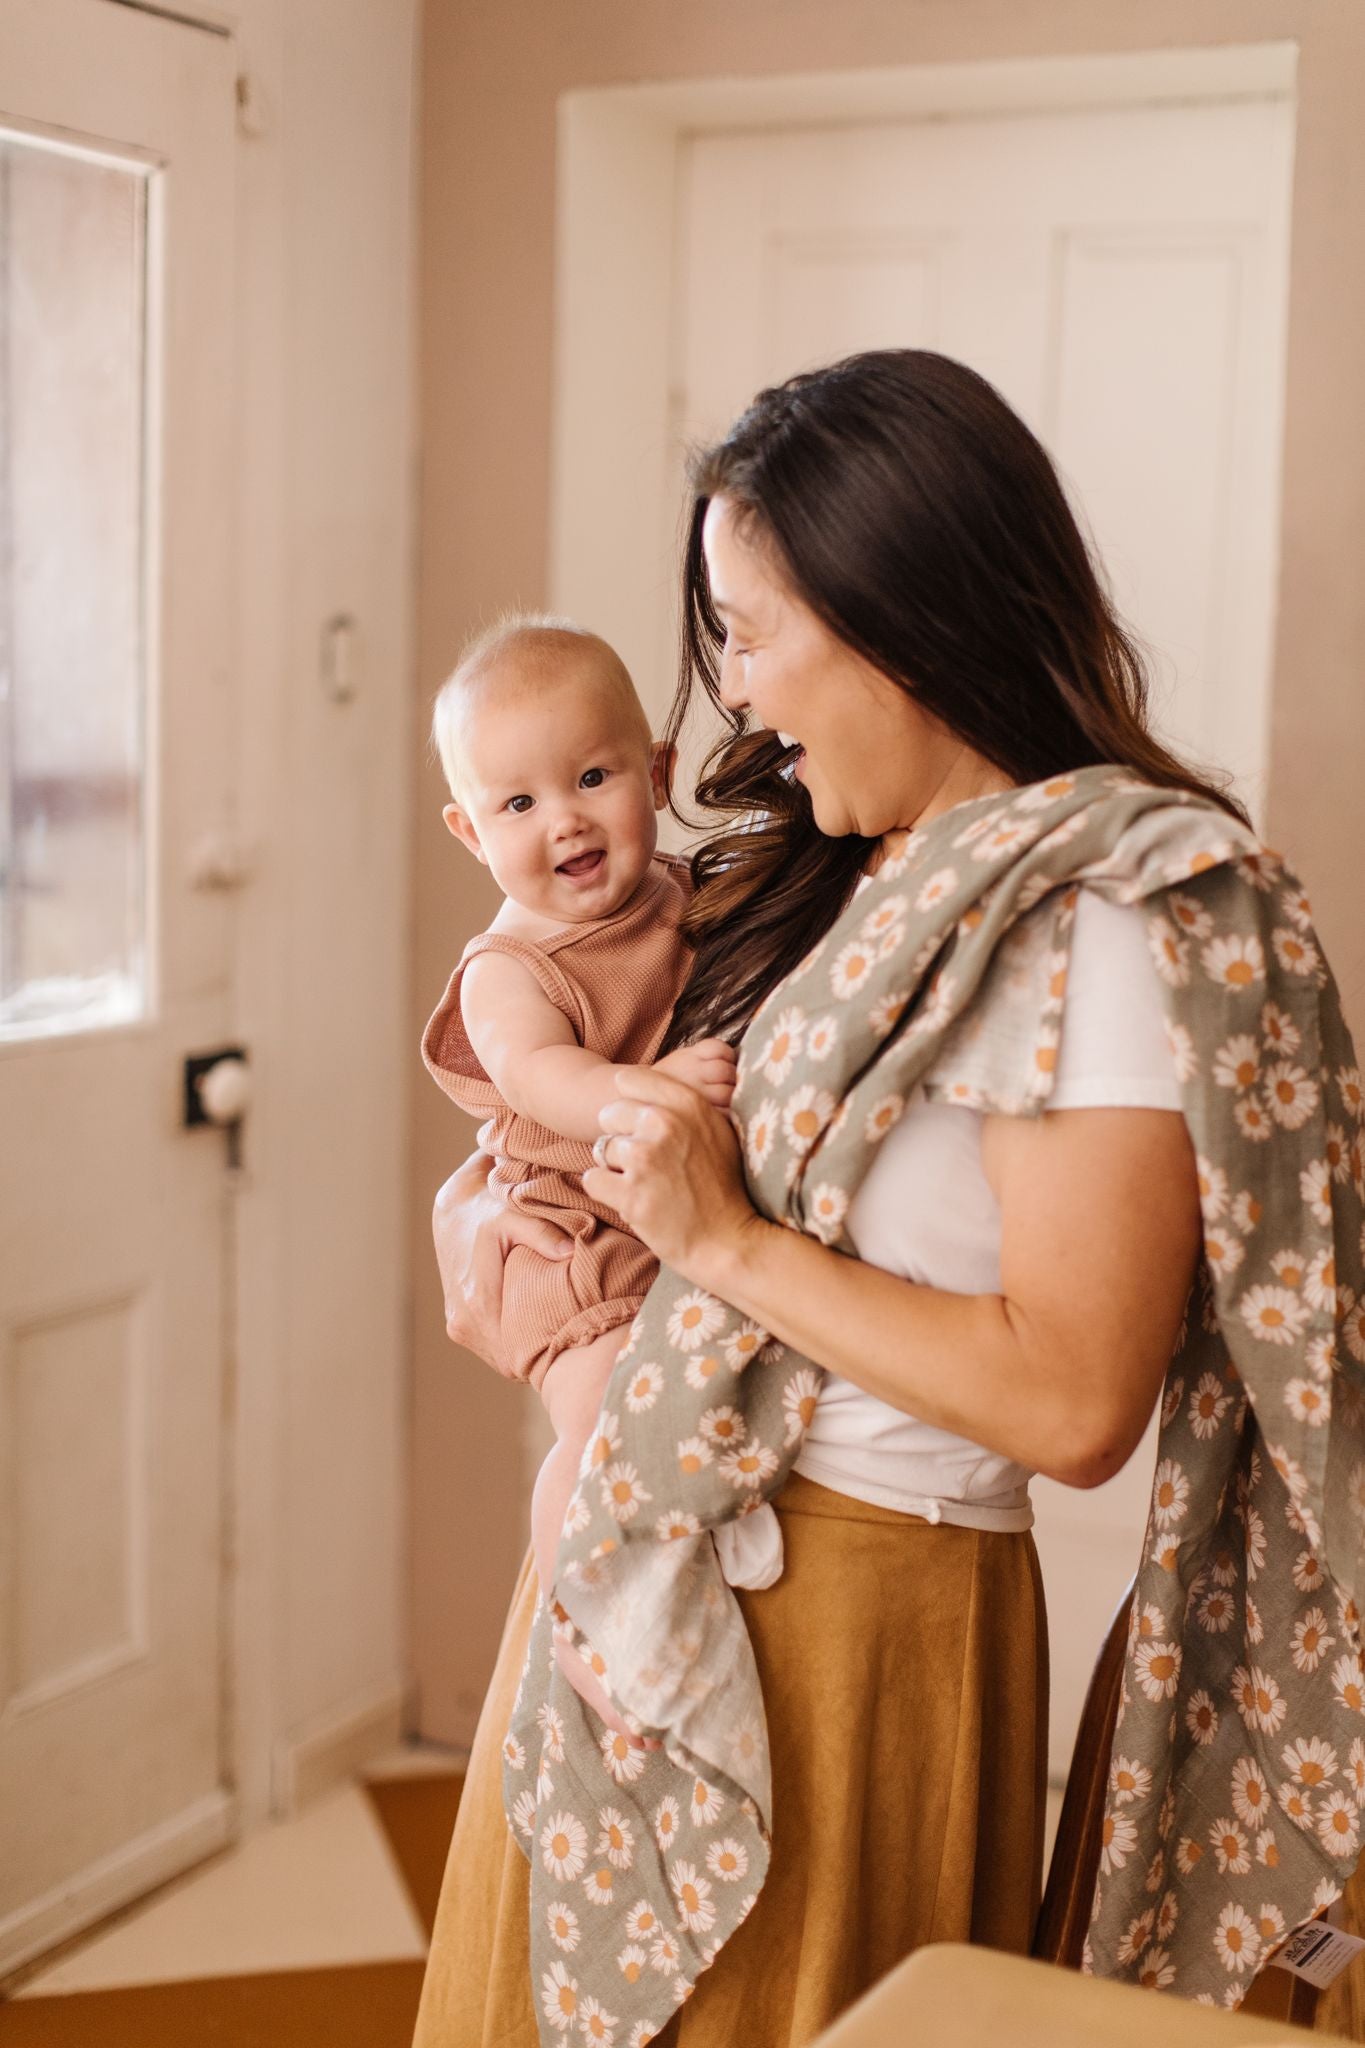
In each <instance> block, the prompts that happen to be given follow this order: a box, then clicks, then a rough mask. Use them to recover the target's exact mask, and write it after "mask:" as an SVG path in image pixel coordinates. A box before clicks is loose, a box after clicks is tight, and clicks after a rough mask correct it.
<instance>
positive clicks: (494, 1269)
mask: <svg viewBox="0 0 1365 2048" xmlns="http://www.w3.org/2000/svg"><path fill="white" fill-rule="evenodd" d="M492 1165H493V1162H492V1160H491V1159H490V1158H489V1157H488V1154H487V1153H486V1152H471V1154H470V1155H469V1157H468V1159H466V1160H465V1161H464V1163H463V1165H461V1166H457V1167H456V1169H455V1171H454V1173H452V1174H451V1176H450V1178H449V1180H447V1181H443V1182H442V1184H441V1186H440V1187H439V1188H438V1189H437V1191H436V1201H435V1203H434V1205H433V1207H432V1212H431V1235H432V1238H433V1241H434V1243H435V1246H436V1264H437V1266H438V1267H439V1268H440V1274H441V1292H442V1294H443V1296H444V1298H445V1313H446V1335H447V1336H448V1337H449V1338H450V1340H451V1342H452V1343H453V1344H463V1345H464V1346H465V1348H466V1349H467V1350H469V1351H472V1352H473V1353H474V1354H475V1356H476V1357H478V1358H482V1359H483V1360H484V1361H485V1363H487V1364H488V1365H491V1366H493V1367H494V1369H495V1370H496V1371H498V1372H505V1367H504V1366H503V1364H502V1362H501V1360H500V1359H499V1357H498V1341H499V1332H500V1330H501V1328H502V1269H503V1265H504V1263H505V1261H506V1258H507V1254H508V1252H509V1251H510V1250H511V1249H512V1246H513V1245H514V1244H524V1245H529V1246H530V1247H531V1248H532V1250H533V1251H538V1252H539V1253H540V1254H541V1256H542V1257H543V1258H547V1259H567V1258H568V1257H569V1254H570V1253H571V1252H572V1250H573V1239H572V1238H571V1237H570V1236H569V1234H568V1232H567V1231H565V1230H560V1229H558V1228H557V1227H556V1226H555V1225H554V1224H553V1223H549V1222H546V1221H545V1220H544V1219H543V1218H541V1217H539V1216H527V1215H524V1214H523V1213H522V1211H521V1210H520V1209H513V1208H511V1207H509V1205H508V1203H507V1202H506V1201H505V1200H504V1199H503V1197H502V1195H501V1194H499V1193H496V1192H495V1191H493V1190H492V1189H490V1188H489V1185H488V1175H489V1172H490V1170H491V1168H492Z"/></svg>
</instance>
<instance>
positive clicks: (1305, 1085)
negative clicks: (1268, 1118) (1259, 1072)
mask: <svg viewBox="0 0 1365 2048" xmlns="http://www.w3.org/2000/svg"><path fill="white" fill-rule="evenodd" d="M1264 1092H1265V1106H1266V1108H1267V1109H1268V1110H1269V1111H1270V1114H1271V1115H1272V1116H1273V1117H1274V1119H1275V1121H1276V1123H1277V1124H1280V1125H1281V1126H1282V1127H1283V1128H1284V1129H1285V1130H1286V1131H1297V1130H1301V1129H1302V1127H1303V1126H1304V1124H1306V1123H1307V1121H1308V1119H1309V1117H1310V1116H1311V1115H1312V1114H1313V1111H1314V1110H1315V1109H1316V1108H1317V1106H1318V1084H1317V1082H1316V1081H1310V1080H1309V1078H1308V1076H1307V1074H1305V1072H1304V1070H1303V1068H1302V1067H1296V1066H1295V1065H1294V1063H1293V1062H1292V1060H1277V1061H1276V1063H1275V1065H1274V1066H1273V1067H1270V1068H1269V1069H1268V1070H1267V1072H1266V1077H1265V1091H1264Z"/></svg>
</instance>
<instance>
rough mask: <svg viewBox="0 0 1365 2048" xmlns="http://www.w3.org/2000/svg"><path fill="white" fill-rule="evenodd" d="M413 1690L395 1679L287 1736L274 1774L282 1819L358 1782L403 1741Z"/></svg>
mask: <svg viewBox="0 0 1365 2048" xmlns="http://www.w3.org/2000/svg"><path fill="white" fill-rule="evenodd" d="M406 1703H407V1688H406V1685H405V1684H404V1682H403V1680H402V1679H400V1678H394V1679H391V1680H389V1681H388V1682H387V1683H386V1684H384V1685H380V1686H376V1687H375V1688H373V1690H371V1691H370V1692H366V1693H361V1694H358V1695H356V1696H355V1697H353V1698H352V1699H350V1700H347V1701H346V1702H345V1703H344V1704H343V1705H342V1706H340V1707H334V1708H331V1709H329V1711H328V1712H327V1713H325V1714H318V1715H316V1716H315V1717H314V1718H313V1719H312V1720H311V1721H305V1722H303V1723H302V1724H301V1725H300V1726H299V1727H298V1728H296V1729H293V1730H291V1731H290V1733H289V1734H287V1735H285V1736H282V1737H281V1738H280V1741H279V1742H278V1743H277V1745H276V1748H275V1758H274V1767H273V1769H272V1772H271V1790H272V1800H271V1804H272V1806H273V1809H274V1811H275V1813H276V1814H277V1815H279V1816H281V1817H283V1816H284V1815H287V1814H291V1813H297V1812H298V1810H299V1808H300V1807H301V1806H306V1805H307V1803H308V1801H309V1800H310V1799H316V1798H317V1796H318V1794H319V1793H320V1792H327V1791H330V1789H331V1788H332V1786H333V1785H340V1784H342V1783H344V1782H345V1780H346V1779H348V1778H353V1777H354V1776H355V1774H356V1772H357V1771H359V1770H360V1769H361V1767H362V1766H363V1765H364V1764H366V1763H368V1762H369V1760H370V1758H371V1757H374V1756H379V1755H381V1754H382V1753H383V1751H384V1750H386V1749H392V1748H393V1747H394V1745H395V1744H396V1743H398V1742H401V1741H402V1739H403V1726H404V1720H405V1707H406Z"/></svg>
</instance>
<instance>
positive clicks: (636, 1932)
mask: <svg viewBox="0 0 1365 2048" xmlns="http://www.w3.org/2000/svg"><path fill="white" fill-rule="evenodd" d="M658 1932H659V1921H658V1916H657V1914H656V1913H655V1911H654V1908H653V1907H652V1906H651V1905H650V1903H649V1900H648V1899H637V1900H636V1902H635V1904H634V1905H633V1906H632V1907H631V1909H630V1911H629V1912H628V1913H627V1915H626V1938H627V1940H628V1941H648V1940H650V1938H651V1937H652V1936H653V1935H656V1934H657V1933H658Z"/></svg>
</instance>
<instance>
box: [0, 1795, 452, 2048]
mask: <svg viewBox="0 0 1365 2048" xmlns="http://www.w3.org/2000/svg"><path fill="white" fill-rule="evenodd" d="M463 1782H464V1781H463V1779H462V1778H461V1777H459V1776H456V1775H455V1774H453V1773H452V1774H448V1775H447V1774H444V1773H442V1774H436V1773H426V1774H424V1775H422V1776H420V1777H414V1778H385V1779H378V1780H376V1781H374V1782H373V1783H371V1784H369V1785H367V1786H366V1788H365V1789H366V1792H367V1794H368V1796H369V1798H370V1800H371V1801H372V1803H373V1805H374V1808H375V1811H376V1813H377V1814H378V1817H379V1821H380V1824H381V1826H382V1827H383V1829H384V1832H385V1834H386V1835H387V1837H388V1840H389V1844H390V1846H391V1848H392V1850H393V1853H394V1857H395V1860H396V1861H397V1863H398V1867H399V1869H400V1870H401V1871H402V1873H403V1877H404V1880H405V1882H406V1884H407V1887H408V1890H409V1892H410V1893H411V1895H412V1901H413V1904H414V1906H415V1907H416V1909H417V1912H418V1915H419V1917H420V1918H421V1920H422V1923H423V1925H424V1926H425V1927H426V1929H427V1931H428V1933H430V1931H431V1925H432V1921H433V1918H434V1916H435V1912H436V1900H437V1896H438V1894H439V1891H440V1886H441V1873H442V1870H443V1869H444V1867H445V1858H446V1850H447V1848H448V1847H449V1844H450V1832H451V1828H452V1827H453V1825H454V1821H455V1810H456V1808H457V1806H458V1805H459V1800H460V1788H461V1786H462V1784H463ZM422 1970H423V1965H422V1964H421V1963H420V1962H387V1963H350V1964H346V1965H343V1966H338V1967H335V1968H330V1969H318V1970H279V1971H271V1972H269V1973H266V1974H261V1975H257V1976H234V1977H209V1978H202V1977H201V1978H194V1979H190V1980H188V1981H185V1982H181V1983H175V1984H135V1985H128V1986H120V1987H118V1988H117V1989H113V1990H107V1991H67V1992H62V1993H61V1994H59V1995H55V1996H51V1997H32V1998H21V1999H12V2000H11V2001H10V2002H9V2003H7V2004H5V2005H0V2048H410V2043H411V2040H412V2028H413V2021H414V2019H415V2018H416V2014H417V2000H418V1995H419V1993H420V1991H421V1988H422Z"/></svg>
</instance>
